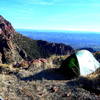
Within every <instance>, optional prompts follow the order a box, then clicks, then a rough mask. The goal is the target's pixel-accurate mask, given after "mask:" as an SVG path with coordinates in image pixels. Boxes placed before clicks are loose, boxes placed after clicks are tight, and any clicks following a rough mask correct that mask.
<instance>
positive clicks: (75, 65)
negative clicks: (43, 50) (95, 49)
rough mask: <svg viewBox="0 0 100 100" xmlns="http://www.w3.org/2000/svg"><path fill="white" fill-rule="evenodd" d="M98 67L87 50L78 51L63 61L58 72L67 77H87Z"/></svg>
mask: <svg viewBox="0 0 100 100" xmlns="http://www.w3.org/2000/svg"><path fill="white" fill-rule="evenodd" d="M99 67H100V63H99V62H98V61H97V60H96V59H95V57H94V56H93V54H92V53H91V52H89V51H88V50H80V51H77V52H76V53H74V54H72V55H71V56H69V57H68V58H67V59H65V60H64V61H63V63H62V65H61V68H60V70H61V71H62V72H63V73H64V74H66V75H67V76H69V77H78V76H79V75H82V76H85V75H88V74H90V73H92V72H94V71H96V69H98V68H99Z"/></svg>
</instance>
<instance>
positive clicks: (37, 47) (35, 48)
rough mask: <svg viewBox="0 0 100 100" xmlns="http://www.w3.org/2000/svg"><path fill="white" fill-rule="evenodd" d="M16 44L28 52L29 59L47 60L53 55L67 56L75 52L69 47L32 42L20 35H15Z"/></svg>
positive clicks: (44, 42) (45, 42)
mask: <svg viewBox="0 0 100 100" xmlns="http://www.w3.org/2000/svg"><path fill="white" fill-rule="evenodd" d="M14 42H15V43H16V44H17V45H18V46H19V47H20V48H21V49H23V50H24V51H25V52H26V54H27V56H28V59H35V58H40V57H42V58H47V57H49V56H51V55H67V54H71V53H72V52H73V51H74V50H73V48H72V47H71V46H69V45H65V44H60V43H49V42H47V41H42V40H32V39H30V38H28V37H26V36H23V35H21V34H19V33H16V34H15V35H14Z"/></svg>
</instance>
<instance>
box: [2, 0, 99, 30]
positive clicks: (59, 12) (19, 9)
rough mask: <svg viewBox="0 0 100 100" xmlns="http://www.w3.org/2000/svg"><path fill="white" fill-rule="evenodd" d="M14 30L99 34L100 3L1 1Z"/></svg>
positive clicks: (92, 0)
mask: <svg viewBox="0 0 100 100" xmlns="http://www.w3.org/2000/svg"><path fill="white" fill-rule="evenodd" d="M0 14H1V15H2V16H4V17H5V18H6V19H7V20H9V21H10V22H11V23H12V24H13V26H14V28H31V29H40V30H41V29H46V30H47V29H48V30H82V31H100V0H0Z"/></svg>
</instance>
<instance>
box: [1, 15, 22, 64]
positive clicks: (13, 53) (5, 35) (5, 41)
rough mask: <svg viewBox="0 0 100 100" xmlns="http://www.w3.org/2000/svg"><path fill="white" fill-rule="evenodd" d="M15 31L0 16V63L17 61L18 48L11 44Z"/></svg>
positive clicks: (19, 57) (18, 56)
mask: <svg viewBox="0 0 100 100" xmlns="http://www.w3.org/2000/svg"><path fill="white" fill-rule="evenodd" d="M14 34H16V33H15V30H14V28H13V27H12V25H11V23H10V22H8V21H7V20H6V19H4V18H3V17H2V16H0V63H11V62H15V61H19V60H21V59H22V57H21V56H20V55H19V53H18V51H17V49H18V46H17V45H16V44H14V42H13V36H14Z"/></svg>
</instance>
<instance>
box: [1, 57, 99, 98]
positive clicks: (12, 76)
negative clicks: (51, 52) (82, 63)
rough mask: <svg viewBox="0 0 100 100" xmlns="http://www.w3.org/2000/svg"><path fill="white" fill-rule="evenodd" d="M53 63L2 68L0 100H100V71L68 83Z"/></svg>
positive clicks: (48, 61) (54, 61) (49, 61)
mask: <svg viewBox="0 0 100 100" xmlns="http://www.w3.org/2000/svg"><path fill="white" fill-rule="evenodd" d="M62 58H64V57H62ZM51 59H52V60H51ZM55 59H56V60H55ZM55 59H54V57H51V58H49V59H47V61H46V60H45V62H34V63H33V64H31V65H30V66H26V67H25V66H23V67H22V66H21V67H19V68H16V67H12V68H10V67H3V65H2V66H1V69H0V71H1V72H0V98H1V100H100V70H98V71H97V72H96V73H94V74H91V75H89V76H87V77H79V78H76V79H71V80H68V79H67V78H66V77H65V76H63V75H62V74H60V73H59V72H58V70H57V68H59V63H58V64H57V63H56V62H57V60H59V57H58V58H57V57H56V58H55ZM59 62H61V61H60V60H59Z"/></svg>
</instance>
